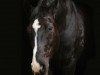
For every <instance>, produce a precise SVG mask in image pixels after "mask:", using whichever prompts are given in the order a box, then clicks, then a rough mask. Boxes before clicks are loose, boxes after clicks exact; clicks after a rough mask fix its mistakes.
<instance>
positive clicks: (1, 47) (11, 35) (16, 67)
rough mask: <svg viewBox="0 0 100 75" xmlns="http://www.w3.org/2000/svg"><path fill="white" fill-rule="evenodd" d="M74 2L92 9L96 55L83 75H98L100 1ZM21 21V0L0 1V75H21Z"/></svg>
mask: <svg viewBox="0 0 100 75" xmlns="http://www.w3.org/2000/svg"><path fill="white" fill-rule="evenodd" d="M76 1H78V2H83V3H84V4H86V5H88V6H89V7H91V8H92V9H93V14H92V16H93V23H94V26H93V28H94V40H95V51H96V55H95V57H94V58H92V59H91V60H89V61H88V62H87V66H86V69H85V72H84V75H100V44H99V43H100V39H99V38H100V0H76ZM23 19H24V18H23V0H0V75H23V73H22V72H23V64H24V62H25V61H24V62H23V61H22V60H23V59H24V56H23V53H25V52H24V48H23V46H25V45H23V42H24V40H23V38H24V37H23V36H24V35H23V28H24V27H23V26H24V25H23V24H25V23H24V21H23ZM28 51H29V50H28ZM26 75H27V74H26Z"/></svg>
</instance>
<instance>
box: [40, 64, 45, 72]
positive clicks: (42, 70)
mask: <svg viewBox="0 0 100 75" xmlns="http://www.w3.org/2000/svg"><path fill="white" fill-rule="evenodd" d="M40 73H42V74H43V73H45V66H44V65H42V69H41V70H40Z"/></svg>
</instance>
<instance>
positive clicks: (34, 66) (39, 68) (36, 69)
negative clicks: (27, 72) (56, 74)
mask: <svg viewBox="0 0 100 75" xmlns="http://www.w3.org/2000/svg"><path fill="white" fill-rule="evenodd" d="M31 68H32V71H33V72H34V73H40V72H41V71H42V70H43V66H40V64H39V63H35V64H33V63H32V64H31Z"/></svg>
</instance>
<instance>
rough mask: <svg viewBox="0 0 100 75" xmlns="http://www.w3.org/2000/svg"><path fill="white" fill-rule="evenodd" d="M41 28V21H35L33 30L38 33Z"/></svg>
mask: <svg viewBox="0 0 100 75" xmlns="http://www.w3.org/2000/svg"><path fill="white" fill-rule="evenodd" d="M40 27H41V25H39V20H38V19H35V20H34V22H33V25H32V28H33V29H34V30H35V31H37V30H38V29H39V28H40Z"/></svg>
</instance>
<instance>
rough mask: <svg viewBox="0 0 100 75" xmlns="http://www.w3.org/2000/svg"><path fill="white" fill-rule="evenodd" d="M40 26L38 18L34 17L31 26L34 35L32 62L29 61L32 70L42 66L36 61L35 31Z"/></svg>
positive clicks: (36, 70)
mask: <svg viewBox="0 0 100 75" xmlns="http://www.w3.org/2000/svg"><path fill="white" fill-rule="evenodd" d="M40 27H41V26H40V25H39V21H38V19H36V20H35V21H34V23H33V25H32V28H33V29H34V31H35V33H36V35H35V46H34V49H33V59H32V63H31V66H32V70H33V71H34V72H39V70H40V69H42V67H40V64H39V63H38V62H37V60H36V52H37V36H38V35H37V32H38V29H39V28H40Z"/></svg>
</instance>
